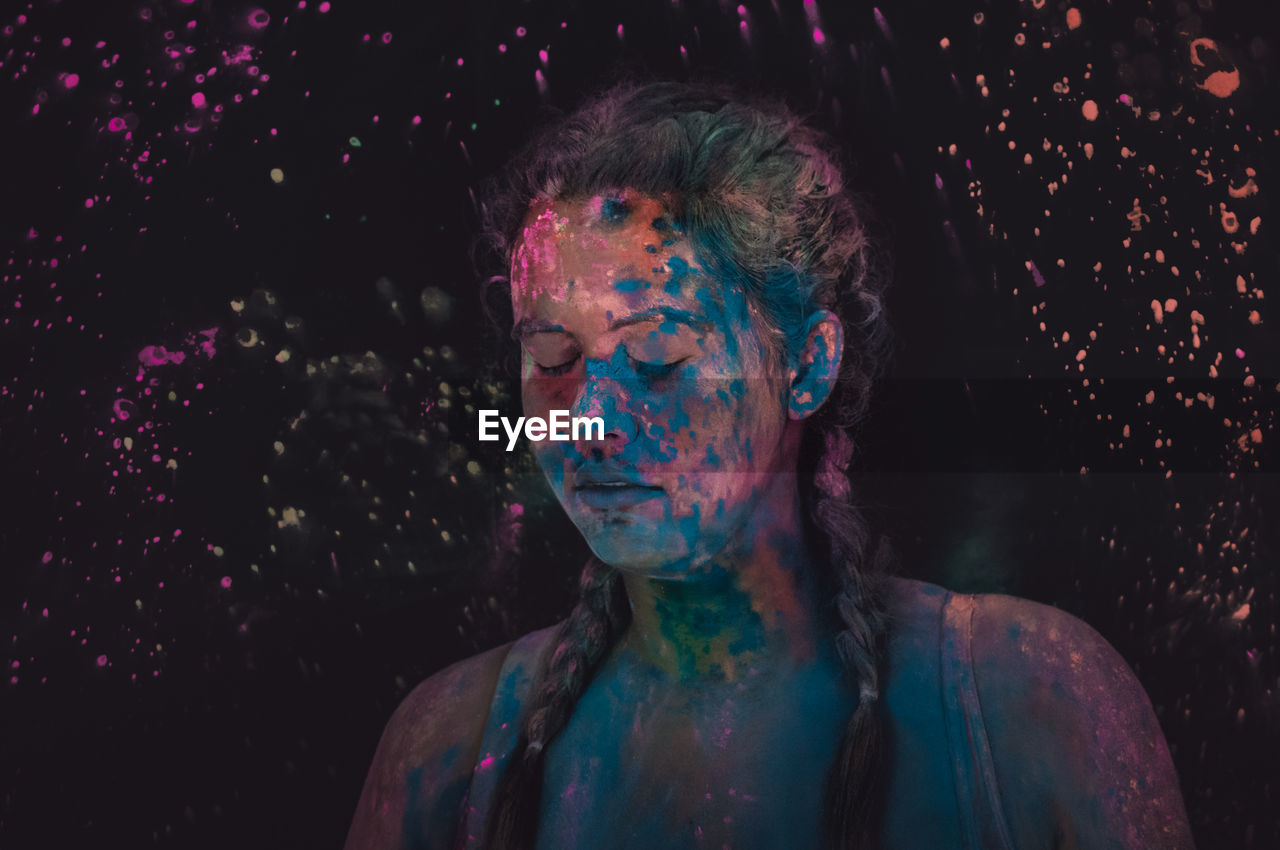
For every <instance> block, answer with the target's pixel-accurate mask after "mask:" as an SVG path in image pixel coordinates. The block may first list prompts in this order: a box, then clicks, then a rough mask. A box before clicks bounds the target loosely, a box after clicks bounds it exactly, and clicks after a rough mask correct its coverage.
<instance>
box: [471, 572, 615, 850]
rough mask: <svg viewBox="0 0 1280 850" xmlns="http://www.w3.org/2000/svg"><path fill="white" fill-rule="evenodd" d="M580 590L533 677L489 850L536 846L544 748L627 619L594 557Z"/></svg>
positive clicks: (610, 576) (611, 578) (610, 578)
mask: <svg viewBox="0 0 1280 850" xmlns="http://www.w3.org/2000/svg"><path fill="white" fill-rule="evenodd" d="M579 588H580V595H579V597H578V602H577V604H576V605H574V607H573V611H572V612H570V614H569V617H568V619H566V620H565V621H564V622H563V623H561V624H560V627H559V629H558V630H557V631H556V634H555V637H554V639H553V640H552V646H554V647H555V648H554V649H553V650H552V652H551V655H550V656H549V657H544V658H543V661H542V665H541V668H540V670H539V672H538V674H537V675H536V676H535V677H534V680H533V687H532V690H531V694H530V701H529V707H528V710H527V711H526V712H525V714H524V720H523V723H522V724H521V728H520V734H519V737H518V738H517V739H516V745H515V749H514V750H512V752H511V755H510V756H509V757H508V759H507V767H506V769H505V770H504V771H503V774H502V778H501V779H500V780H499V781H498V787H497V790H496V792H495V794H494V801H493V808H492V811H491V813H490V819H489V824H488V830H487V833H486V836H485V842H484V846H485V847H486V848H490V850H525V848H532V847H533V843H534V839H535V836H536V834H537V830H538V810H539V807H540V805H541V802H542V772H543V762H544V760H545V758H546V751H547V746H548V745H549V744H550V743H551V741H552V739H554V738H555V736H556V735H558V734H559V733H560V731H561V730H562V729H563V728H564V726H565V724H566V723H567V722H568V720H569V715H570V714H572V713H573V707H574V704H575V703H577V701H578V698H579V697H580V696H582V692H583V691H585V690H586V687H587V684H588V682H590V680H591V675H592V674H593V673H594V672H595V669H596V667H597V665H598V664H599V663H600V661H601V659H603V658H604V657H605V656H606V655H607V654H608V653H609V649H610V648H611V647H612V646H613V642H614V641H615V640H617V638H618V637H619V636H620V635H621V634H622V632H623V630H624V629H625V628H626V627H627V622H628V621H629V619H630V609H629V608H628V606H627V603H626V594H625V591H624V590H623V587H622V579H621V578H620V577H619V575H618V572H617V570H615V569H613V568H612V567H609V566H606V565H605V564H603V563H602V562H601V561H600V560H598V559H597V558H594V557H593V558H591V559H590V560H589V561H587V565H586V567H585V568H584V569H583V571H582V578H581V579H580V581H579Z"/></svg>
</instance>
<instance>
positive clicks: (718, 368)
mask: <svg viewBox="0 0 1280 850" xmlns="http://www.w3.org/2000/svg"><path fill="white" fill-rule="evenodd" d="M511 282H512V286H511V295H512V302H513V306H514V310H515V331H514V335H515V337H516V338H517V340H518V341H519V342H520V344H521V346H522V349H523V366H522V371H521V386H522V390H523V398H524V415H525V416H527V417H534V416H537V417H541V418H543V419H548V420H549V419H550V411H552V410H568V411H569V415H570V416H575V417H577V416H598V417H601V418H603V420H604V427H605V432H606V433H605V437H604V439H603V440H601V439H598V434H592V437H596V439H585V438H584V439H579V440H577V441H563V442H553V441H551V440H543V441H540V442H533V443H531V446H532V449H533V452H534V455H535V456H536V457H537V459H538V463H539V464H540V465H541V467H542V469H543V471H544V472H545V473H546V476H547V479H548V481H549V482H550V484H551V487H552V489H553V490H554V491H555V494H556V497H557V498H558V499H559V500H560V504H561V505H563V506H564V509H565V510H566V511H567V512H568V514H569V516H570V518H572V519H573V521H574V523H575V524H576V525H577V526H578V529H579V530H580V531H581V532H582V534H583V535H584V536H585V538H586V540H587V543H588V544H589V545H590V546H591V548H592V550H593V551H594V552H595V553H596V555H597V556H599V557H600V559H601V560H603V561H604V562H605V563H608V564H611V565H613V566H615V567H618V568H620V569H625V570H629V571H633V572H637V573H640V574H644V575H650V576H655V577H671V578H675V577H680V576H684V575H687V574H689V573H690V572H692V571H696V570H697V569H698V568H699V567H702V566H705V565H706V564H707V562H708V560H709V559H710V558H712V557H713V556H716V555H717V554H720V553H722V552H725V551H726V549H728V550H730V551H731V550H732V549H733V548H734V544H735V540H737V541H739V543H740V545H745V544H744V543H742V541H743V535H742V534H740V532H741V530H743V529H744V527H745V526H746V525H747V524H748V523H750V524H753V525H754V524H756V523H761V522H763V523H765V524H766V525H767V524H768V520H769V513H770V502H771V497H770V495H769V493H770V486H771V484H772V483H773V482H775V481H776V477H777V474H778V473H779V472H782V471H787V472H794V462H795V461H794V454H791V455H790V456H788V454H787V452H786V451H785V444H784V440H783V437H784V432H785V430H786V427H787V424H788V417H787V407H786V399H787V392H788V375H787V374H785V373H784V371H783V369H782V367H781V366H780V365H779V364H778V363H776V362H775V358H773V357H771V356H770V355H769V354H768V353H767V351H766V348H765V346H764V344H763V342H762V338H761V336H760V334H759V333H758V332H757V331H756V325H755V323H754V322H753V320H752V309H753V308H751V307H750V306H749V305H748V303H747V300H746V298H745V296H744V295H743V293H742V291H741V290H740V288H738V287H736V286H726V285H723V284H722V283H721V282H720V281H718V280H715V279H713V278H712V277H711V275H710V274H709V273H708V272H706V271H704V270H703V268H702V267H701V265H700V264H699V262H698V261H697V259H696V258H695V257H694V255H693V250H692V247H691V245H690V242H689V240H688V239H687V237H686V236H685V235H684V234H683V233H682V232H680V230H679V229H678V228H677V226H676V225H675V224H674V223H673V222H672V220H671V218H670V217H669V216H668V214H667V211H666V208H665V207H664V205H663V204H662V202H661V201H659V200H657V199H654V198H651V197H647V196H640V195H635V194H626V193H624V194H623V196H621V197H601V196H597V197H593V198H588V199H581V198H579V199H567V200H558V201H553V202H538V203H536V204H535V205H534V206H533V207H532V208H531V210H530V212H529V215H528V216H527V217H526V219H525V222H524V229H523V232H522V234H521V237H520V239H519V240H518V242H517V245H516V249H515V252H514V255H513V261H512V276H511ZM792 424H793V425H794V424H798V423H792ZM788 466H790V467H791V468H790V469H788Z"/></svg>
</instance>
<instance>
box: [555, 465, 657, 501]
mask: <svg viewBox="0 0 1280 850" xmlns="http://www.w3.org/2000/svg"><path fill="white" fill-rule="evenodd" d="M573 489H574V491H575V492H576V494H577V496H578V499H579V500H580V501H581V502H582V503H583V504H584V505H586V506H587V507H589V508H599V509H602V510H603V509H609V508H626V507H630V506H631V505H636V504H639V503H640V502H645V501H648V500H649V499H656V498H658V497H659V496H661V495H662V494H663V489H662V488H661V487H659V486H657V485H656V484H646V483H645V482H644V480H643V479H642V478H640V476H638V475H634V474H628V473H625V472H622V471H621V470H606V469H583V470H579V471H578V472H577V473H575V474H574V476H573Z"/></svg>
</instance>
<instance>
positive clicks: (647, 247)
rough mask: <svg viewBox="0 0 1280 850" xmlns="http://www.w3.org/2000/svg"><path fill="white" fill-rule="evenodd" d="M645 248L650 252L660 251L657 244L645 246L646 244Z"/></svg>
mask: <svg viewBox="0 0 1280 850" xmlns="http://www.w3.org/2000/svg"><path fill="white" fill-rule="evenodd" d="M644 249H645V250H646V251H648V252H649V253H650V254H656V253H658V246H657V245H645V246H644Z"/></svg>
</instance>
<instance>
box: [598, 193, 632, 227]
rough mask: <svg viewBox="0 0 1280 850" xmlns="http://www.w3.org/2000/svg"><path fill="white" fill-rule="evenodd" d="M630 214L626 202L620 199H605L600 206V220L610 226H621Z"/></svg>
mask: <svg viewBox="0 0 1280 850" xmlns="http://www.w3.org/2000/svg"><path fill="white" fill-rule="evenodd" d="M630 213H631V210H630V208H628V207H627V202H626V201H624V200H622V199H621V198H605V199H604V201H602V202H601V204H600V219H601V220H602V221H607V222H609V223H610V224H621V223H622V222H623V221H625V220H626V218H627V216H628V215H630Z"/></svg>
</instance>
